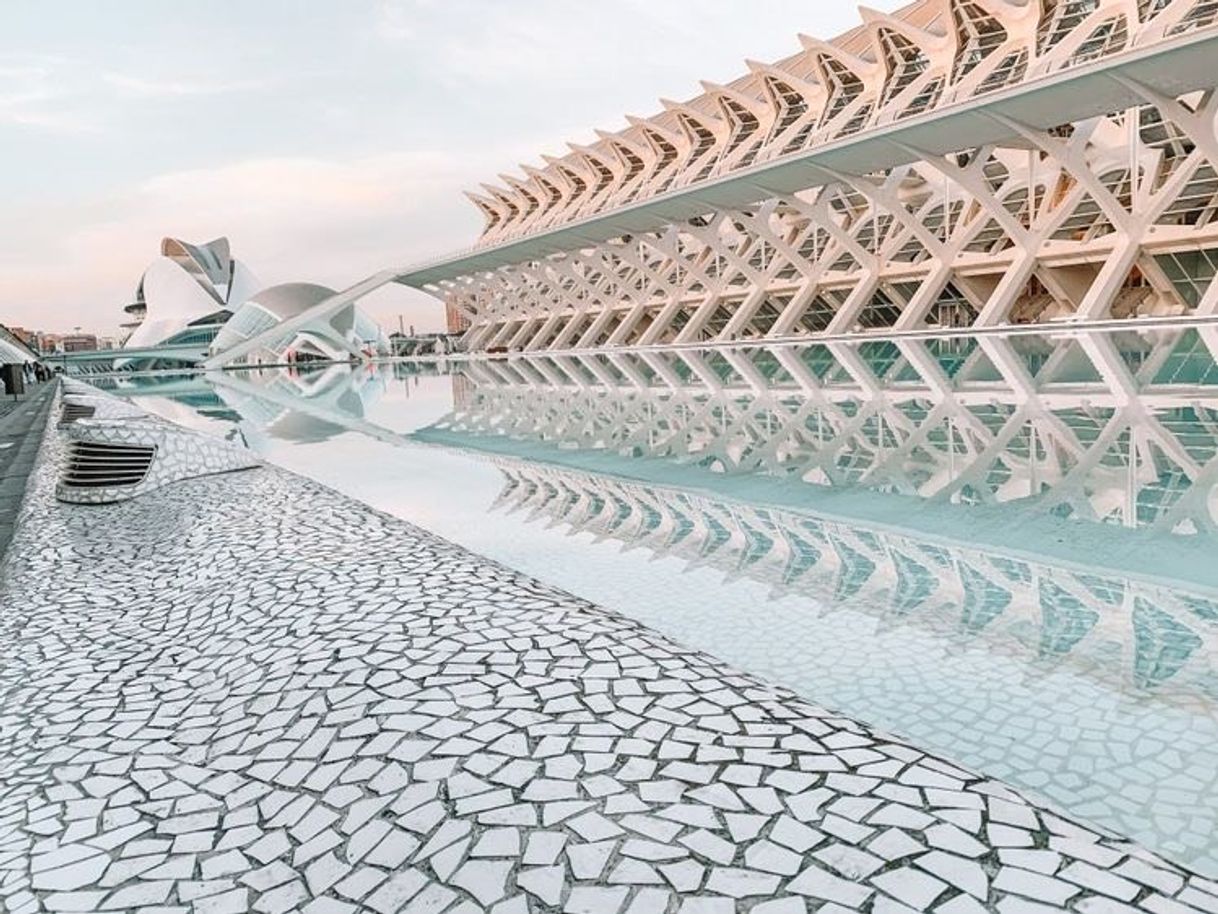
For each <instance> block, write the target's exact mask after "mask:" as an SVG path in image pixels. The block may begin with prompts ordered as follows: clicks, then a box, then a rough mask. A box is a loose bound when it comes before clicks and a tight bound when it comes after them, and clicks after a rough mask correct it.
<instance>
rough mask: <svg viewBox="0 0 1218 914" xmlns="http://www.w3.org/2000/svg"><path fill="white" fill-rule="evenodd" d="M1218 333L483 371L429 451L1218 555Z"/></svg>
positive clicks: (490, 365) (905, 345)
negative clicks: (1171, 543)
mask: <svg viewBox="0 0 1218 914" xmlns="http://www.w3.org/2000/svg"><path fill="white" fill-rule="evenodd" d="M1216 332H1218V331H1216V330H1215V329H1214V328H1210V329H1207V330H1187V331H1173V332H1166V333H1158V334H1145V335H1138V334H1133V333H1119V334H1107V335H1104V334H1089V335H1062V336H1058V337H1048V336H1026V337H1020V336H1015V337H986V336H982V337H978V338H974V339H939V340H897V341H883V342H881V341H876V342H866V343H851V344H845V343H837V344H829V345H823V346H806V347H800V348H796V347H789V348H773V349H754V350H736V351H730V350H727V351H713V352H711V351H706V352H697V351H686V352H666V353H660V352H643V353H634V354H628V353H625V352H618V353H614V352H607V353H600V354H588V355H573V356H567V357H548V358H547V357H535V358H522V359H514V360H511V361H472V362H469V363H467V364H466V365H465V366H464V367H463V372H464V374H465V375H466V377H467V378H468V379H469V381H470V382H471V383H472V384H473V385H474V387H473V389H472V390H471V391H468V392H464V393H463V394H462V396H461V397H460V398H459V399H458V405H457V407H456V409H455V411H454V413H453V414H452V415H451V416H450V417H448V419H446V420H445V421H444V422H442V423H440V424H439V425H438V426H437V428H436V429H435V430H434V432H435V434H436V435H437V436H441V437H444V436H446V437H447V438H448V439H451V440H454V441H457V440H460V441H466V440H469V441H477V440H485V439H488V438H496V439H500V440H501V441H515V442H528V443H533V444H538V445H542V446H546V447H549V448H558V449H563V450H570V449H579V450H590V451H598V452H605V453H614V454H619V455H623V456H627V457H632V458H644V457H646V458H661V459H664V460H667V461H670V462H678V463H680V464H682V465H683V466H685V467H687V468H688V469H689V470H690V471H691V472H692V471H702V472H703V473H704V474H719V475H722V476H728V477H731V476H741V475H750V474H754V475H764V476H768V477H777V478H781V479H784V480H788V481H802V482H804V483H809V484H815V485H821V486H830V487H837V488H853V487H862V488H866V489H870V490H875V491H880V492H888V493H895V494H903V495H910V496H915V497H917V498H919V499H923V500H927V501H930V502H936V503H953V504H977V505H983V504H1016V503H1017V504H1019V505H1021V506H1023V507H1026V508H1028V509H1029V510H1031V511H1035V512H1037V513H1043V514H1053V515H1056V516H1061V517H1072V518H1077V519H1082V520H1091V521H1103V522H1106V523H1113V524H1120V525H1125V526H1127V527H1153V528H1156V529H1163V530H1169V531H1172V532H1175V533H1204V534H1207V535H1212V534H1214V533H1215V521H1216V518H1218V498H1216V497H1215V491H1216V485H1218V386H1215V385H1218V367H1216V366H1215V362H1214V357H1213V355H1212V349H1211V348H1210V347H1213V346H1214V343H1215V339H1216V337H1215V336H1214V334H1215V333H1216Z"/></svg>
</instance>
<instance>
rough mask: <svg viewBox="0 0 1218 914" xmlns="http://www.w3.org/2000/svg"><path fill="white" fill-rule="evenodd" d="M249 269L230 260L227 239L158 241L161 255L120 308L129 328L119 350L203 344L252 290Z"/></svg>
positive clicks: (256, 285)
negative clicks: (191, 241)
mask: <svg viewBox="0 0 1218 914" xmlns="http://www.w3.org/2000/svg"><path fill="white" fill-rule="evenodd" d="M259 286H260V283H259V281H258V279H257V277H255V276H254V274H253V273H252V272H251V271H250V269H249V268H248V267H247V266H245V264H243V263H241V262H240V261H238V260H234V259H233V257H232V254H231V252H230V249H229V242H228V239H227V238H217V239H215V240H214V241H209V242H207V243H206V244H200V245H196V244H191V243H189V242H186V241H182V240H180V239H177V238H165V239H163V240H162V241H161V254H160V256H159V257H157V258H156V260H154V261H153V262H152V264H151V265H150V266H149V267H148V269H146V270H145V271H144V275H143V276H142V277H141V278H140V283H139V286H138V287H137V288H136V291H135V301H134V302H132V303H131V304H129V305H127V306H126V308H125V310H126V312H127V313H128V314H130V315H131V318H132V319H131V321H130V322H129V323H127V324H126V325H125V326H127V327H129V328H130V329H131V334H130V335H129V336H128V337H127V339H126V341H125V343H124V348H127V349H146V348H148V347H151V346H165V345H168V346H172V345H189V344H198V343H202V344H204V345H206V344H207V343H210V342H211V341H212V340H213V339H215V336H216V333H217V332H218V331H219V329H220V327H221V326H222V325H223V324H224V322H225V321H227V320H228V318H229V317H230V316H231V315H232V313H233V311H234V310H235V309H236V307H237V306H238V305H240V304H241V303H242V302H244V301H245V300H246V299H247V298H249V297H250V296H251V295H253V294H254V292H256V291H257V290H258V288H259Z"/></svg>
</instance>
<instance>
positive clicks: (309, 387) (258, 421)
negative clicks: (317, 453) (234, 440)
mask: <svg viewBox="0 0 1218 914" xmlns="http://www.w3.org/2000/svg"><path fill="white" fill-rule="evenodd" d="M227 380H229V381H230V383H221V384H218V385H217V386H216V388H215V389H216V393H217V394H218V396H219V397H220V398H221V399H222V400H224V402H225V403H227V404H228V406H229V407H230V408H231V409H232V410H233V412H234V413H236V414H238V415H239V416H240V417H241V419H242V422H241V428H242V430H243V432H244V434H245V435H246V437H247V440H250V441H251V442H252V441H255V440H257V439H259V438H263V437H266V438H275V439H279V440H284V441H294V442H299V443H309V442H318V441H325V440H326V439H329V438H333V437H335V436H337V435H341V434H344V433H346V432H347V431H349V428H348V427H347V426H346V425H345V424H344V423H345V422H348V421H352V420H354V421H359V420H362V419H363V418H364V416H365V415H366V414H367V411H368V409H369V408H370V407H371V406H372V404H373V403H375V402H376V401H377V400H379V399H380V398H381V397H382V396H383V395H384V393H385V378H384V377H383V376H382V372H381V371H380V370H378V369H376V368H374V367H370V366H361V367H357V368H349V367H348V366H346V365H332V366H330V367H329V368H326V369H323V370H316V371H272V372H268V373H267V374H266V375H265V376H264V377H260V378H258V379H257V381H256V382H255V383H250V382H248V381H239V380H238V379H237V378H232V379H227ZM327 417H331V418H327Z"/></svg>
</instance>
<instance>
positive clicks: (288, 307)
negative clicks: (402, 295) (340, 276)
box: [210, 282, 392, 364]
mask: <svg viewBox="0 0 1218 914" xmlns="http://www.w3.org/2000/svg"><path fill="white" fill-rule="evenodd" d="M337 294H338V293H337V292H335V291H334V290H333V289H328V288H326V287H325V286H319V285H314V284H312V283H304V282H295V283H285V284H283V285H279V286H271V287H270V288H269V289H263V290H262V291H261V292H258V293H257V294H256V295H254V296H253V297H251V298H250V299H249V300H248V301H246V302H245V303H244V304H242V305H241V306H240V307H238V308H237V310H236V311H235V312H234V314H233V316H232V317H231V318H230V319H229V320H228V322H227V323H226V324H225V325H224V326H223V327H222V328H221V329H220V332H219V333H218V334H217V335H216V338H215V340H214V341H213V342H212V344H211V347H210V350H211V353H212V354H216V353H221V352H224V351H226V350H228V349H231V348H232V347H233V346H234V345H236V344H238V343H244V342H246V341H247V340H250V339H252V338H254V337H256V336H259V335H260V334H264V333H268V334H269V335H266V336H264V337H263V340H262V343H261V345H260V346H259V348H258V349H256V350H254V351H252V352H250V353H248V354H246V355H245V356H243V357H242V358H241V359H240V360H238V361H239V362H244V363H246V364H257V363H279V362H284V361H287V362H311V361H313V362H316V361H325V362H339V361H347V360H348V359H350V358H352V357H355V358H377V357H383V356H388V355H391V354H392V347H391V346H390V343H389V338H388V337H387V336H386V335H385V333H384V331H383V330H382V329H381V328H380V326H379V325H378V324H377V323H376V321H374V320H372V319H371V318H370V317H368V316H367V315H366V314H365V313H364V312H363V311H361V310H360V309H359V308H357V307H356V306H355V305H354V304H349V305H347V306H346V307H344V308H342V309H341V310H339V311H337V312H335V313H333V314H330V315H328V316H326V317H324V318H319V319H317V320H315V321H310V322H308V323H306V324H303V325H301V326H297V327H294V328H292V329H288V330H285V331H283V332H282V333H269V331H272V330H274V329H276V328H278V327H279V325H280V324H282V323H283V322H284V321H287V320H289V319H291V318H294V317H298V316H299V315H301V314H303V313H305V312H306V311H308V310H309V309H310V308H311V307H313V306H314V305H316V304H318V303H319V302H322V301H326V300H327V299H329V298H332V297H333V296H335V295H337Z"/></svg>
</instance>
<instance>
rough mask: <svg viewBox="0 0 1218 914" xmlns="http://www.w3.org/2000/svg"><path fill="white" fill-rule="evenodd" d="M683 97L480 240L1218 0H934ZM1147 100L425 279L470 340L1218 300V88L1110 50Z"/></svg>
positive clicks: (619, 342) (1168, 312) (948, 319)
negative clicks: (1182, 90) (1188, 84)
mask: <svg viewBox="0 0 1218 914" xmlns="http://www.w3.org/2000/svg"><path fill="white" fill-rule="evenodd" d="M864 18H865V24H864V25H863V26H862V27H860V28H859V29H856V30H855V31H853V32H851V33H849V34H847V35H846V36H843V37H842V38H839V39H837V40H836V41H834V42H820V41H815V40H812V39H804V45H805V47H804V51H803V52H802V53H801V54H799V55H796V56H795V57H792V58H790V59H788V60H785V61H781V62H779V63H777V64H772V65H771V64H750V67H751V72H750V74H749V75H748V76H746V77H743V78H742V79H740V80H737V81H736V82H733V83H732V84H730V85H728V86H718V85H710V84H706V85H705V90H706V91H705V92H704V93H703V94H702V95H700V96H699V97H698V98H696V99H694V100H692V101H689V102H685V103H675V102H668V103H666V104H665V110H664V112H662V113H661V114H660V115H657V116H656V117H654V118H651V119H647V120H642V119H633V120H632V121H631V126H630V127H629V128H628V129H627V130H625V131H621V132H618V133H613V134H609V133H602V134H601V138H600V140H599V141H598V142H597V143H596V144H593V145H592V146H587V147H579V148H573V149H572V151H571V153H570V154H569V155H568V156H566V157H563V158H560V159H550V160H548V161H547V164H546V167H545V168H526V169H525V170H524V174H525V177H524V178H511V179H510V180H507V179H505V184H506V187H497V188H489V189H488V190H487V192H486V194H478V195H473V198H474V200H475V202H476V203H477V204H478V206H479V207H480V208H481V209H482V210H483V212H484V214H485V215H486V217H487V228H486V231H485V232H484V235H483V238H482V243H483V244H484V245H498V244H502V243H503V242H505V241H506V240H510V239H512V238H515V237H524V236H529V235H531V234H537V233H543V234H544V233H546V232H549V231H551V230H553V229H554V228H555V227H557V226H561V225H563V224H565V223H569V222H572V221H578V220H580V219H582V218H586V217H587V216H588V215H589V214H590V213H595V212H606V211H612V210H614V209H615V208H619V207H623V206H627V205H631V204H636V203H638V202H639V201H640V200H644V199H646V198H648V197H649V196H654V195H657V194H669V193H672V192H673V189H674V188H679V187H685V186H691V185H697V184H698V183H699V182H702V181H708V180H711V179H713V178H715V177H716V176H719V175H724V174H728V173H731V172H732V171H733V170H734V169H740V168H752V167H755V166H756V165H757V164H758V163H759V162H764V161H766V160H767V159H773V158H776V157H778V158H780V157H782V156H783V155H788V154H790V153H791V152H792V151H793V150H798V149H810V148H816V147H818V146H819V145H823V144H825V143H829V142H831V141H836V140H839V139H840V138H841V137H843V136H852V135H856V134H857V135H864V134H867V133H868V132H869V131H874V130H878V129H880V128H881V127H883V126H884V125H886V124H891V123H894V122H896V121H900V120H902V119H903V118H906V117H911V116H913V115H921V114H923V113H926V112H930V111H934V110H940V109H944V110H947V109H950V108H951V107H952V105H953V104H955V103H957V102H960V101H961V100H962V99H977V98H978V97H981V98H984V97H985V96H987V95H988V93H990V92H992V91H996V90H998V89H1000V88H1002V87H1006V86H1011V85H1017V84H1020V83H1021V82H1024V81H1027V80H1032V79H1035V78H1037V77H1039V76H1043V75H1044V74H1048V73H1056V72H1061V71H1067V70H1070V69H1071V68H1075V67H1079V66H1081V65H1083V64H1087V63H1089V62H1092V61H1097V60H1102V59H1106V58H1108V57H1111V56H1114V55H1118V56H1119V55H1120V54H1121V53H1123V52H1126V51H1129V50H1130V49H1134V48H1154V47H1156V46H1157V45H1158V44H1160V43H1170V42H1171V41H1172V40H1176V39H1178V38H1179V37H1180V36H1183V35H1188V34H1191V33H1193V32H1197V31H1201V30H1209V29H1214V28H1218V25H1216V21H1218V3H1214V2H1210V0H1142V2H1136V3H1135V2H1133V0H1032V2H1029V3H1026V4H1021V5H1016V4H1014V3H1010V2H1008V0H919V2H916V3H913V4H912V5H911V6H909V7H908V8H906V9H905V10H902V11H901V12H899V13H897V14H895V15H893V16H887V15H882V14H877V13H871V12H868V11H865V12H864ZM1111 78H1112V80H1114V81H1117V82H1119V83H1120V84H1121V85H1122V87H1123V88H1124V89H1125V90H1126V92H1127V97H1131V98H1136V99H1137V100H1138V102H1139V104H1138V105H1137V106H1136V107H1133V108H1129V109H1126V110H1120V111H1116V112H1112V113H1109V114H1107V115H1101V116H1095V117H1090V118H1087V119H1085V120H1082V121H1077V122H1069V123H1064V124H1060V125H1057V126H1055V127H1049V128H1035V127H1032V126H1029V125H1028V124H1026V123H1023V122H1021V121H1020V120H1019V119H1018V118H1015V117H1012V116H1011V115H1010V114H1007V113H999V112H997V111H990V112H988V113H987V109H986V108H985V107H982V108H981V109H980V111H981V115H980V116H981V117H982V118H988V119H989V120H990V121H992V122H993V126H994V127H995V130H996V132H997V133H999V134H1001V135H1002V136H1004V137H1006V138H1007V139H1004V140H1002V142H1001V144H1000V145H995V144H988V145H982V146H972V147H968V148H964V149H960V150H958V151H955V152H952V153H950V154H948V155H940V154H937V153H930V152H928V151H926V150H924V149H918V148H914V147H909V148H907V149H905V150H904V151H905V152H906V153H908V155H907V156H906V157H907V158H908V159H910V160H911V161H910V162H909V164H904V165H899V166H896V167H893V168H890V169H885V170H883V171H879V172H870V173H852V172H850V171H849V170H848V169H842V168H828V167H824V166H817V167H816V168H815V169H814V170H812V171H810V172H809V175H808V179H807V180H808V185H807V187H806V188H805V189H803V190H797V191H794V192H791V193H782V194H777V195H773V194H771V195H768V196H767V195H766V194H764V187H763V186H759V188H758V193H757V196H758V198H760V202H758V203H756V204H755V205H750V206H748V207H744V208H730V209H716V208H714V207H713V206H712V205H711V204H707V205H705V206H704V207H702V211H701V212H700V213H699V214H698V215H696V216H693V217H692V218H687V219H683V220H676V221H672V222H671V223H669V224H668V225H667V227H666V228H662V229H658V230H654V231H653V230H645V231H639V232H633V233H626V234H622V235H619V237H616V238H613V239H611V240H609V241H603V242H597V243H591V244H587V245H585V246H578V245H577V246H575V247H571V248H570V249H564V250H561V251H557V252H554V253H550V254H548V255H547V256H543V257H534V258H531V259H527V260H524V261H521V262H517V263H511V264H508V265H506V266H501V267H498V268H496V269H491V270H473V271H471V272H469V273H467V274H465V275H461V276H456V277H454V278H447V279H443V280H441V281H438V282H434V283H431V284H429V285H428V288H429V289H430V290H431V291H432V292H433V293H435V294H437V295H440V296H442V297H443V298H444V300H445V303H446V306H447V308H448V312H449V317H450V324H452V329H460V330H463V331H464V334H465V335H464V338H463V344H464V346H465V347H466V348H468V349H470V350H474V351H479V350H491V351H497V350H508V351H524V352H542V351H548V352H566V351H580V350H587V349H595V348H601V347H615V346H654V345H663V344H678V345H681V344H684V345H688V344H697V343H710V342H714V343H727V342H731V341H738V340H751V339H770V340H778V339H787V338H790V337H793V336H812V337H815V336H818V335H826V334H832V335H838V334H843V333H853V332H864V333H865V332H869V331H877V330H887V329H894V328H895V329H898V330H910V329H920V328H926V327H931V328H934V327H992V326H998V325H1003V324H1021V323H1037V322H1051V321H1061V320H1088V321H1091V320H1098V319H1106V318H1133V317H1141V316H1148V315H1153V316H1176V315H1218V284H1216V283H1214V281H1213V280H1214V276H1215V274H1216V273H1218V133H1216V131H1215V124H1216V118H1215V115H1216V114H1218V98H1216V97H1215V94H1214V92H1213V91H1212V90H1210V89H1204V90H1200V91H1192V92H1189V93H1187V94H1185V95H1182V96H1178V97H1177V96H1172V95H1167V94H1164V93H1163V92H1162V91H1161V90H1158V89H1154V88H1151V87H1149V86H1147V85H1145V84H1143V83H1141V82H1139V81H1137V80H1136V79H1133V78H1131V77H1128V76H1124V75H1121V74H1120V73H1115V74H1114V75H1113V76H1112V77H1111Z"/></svg>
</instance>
